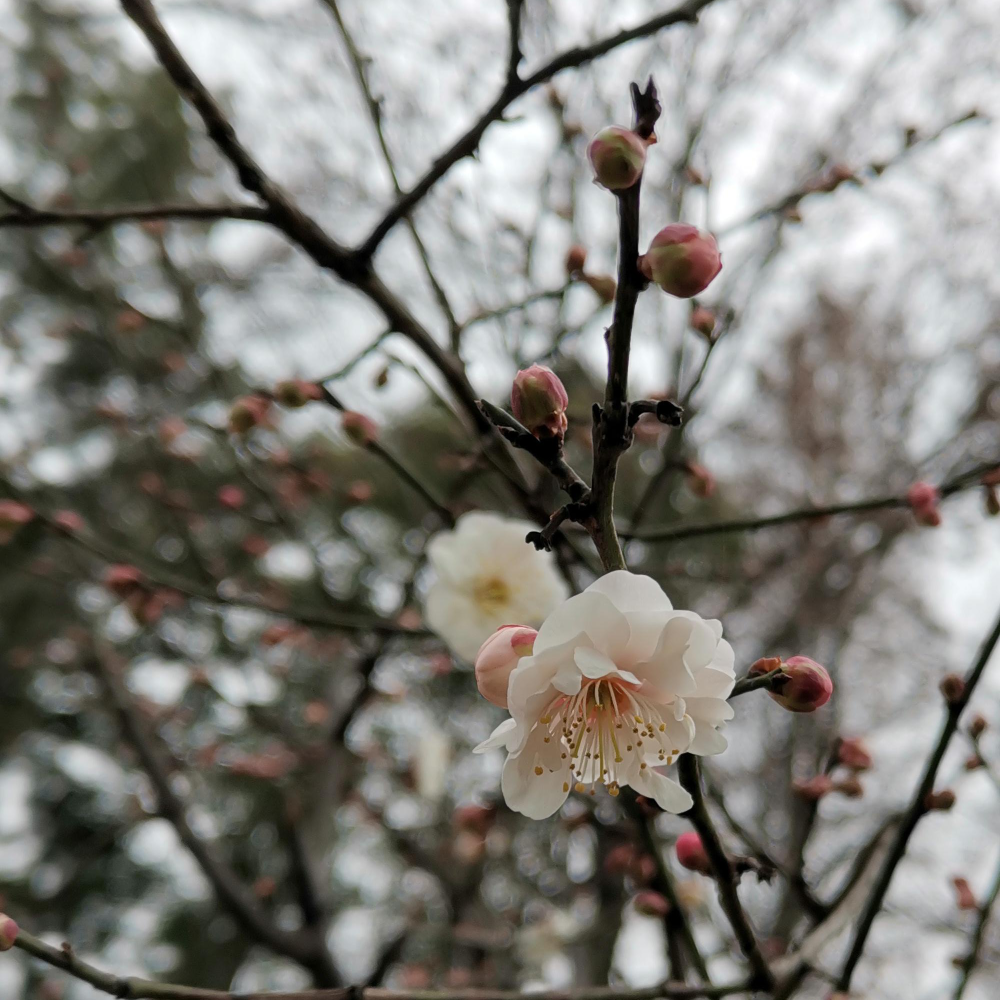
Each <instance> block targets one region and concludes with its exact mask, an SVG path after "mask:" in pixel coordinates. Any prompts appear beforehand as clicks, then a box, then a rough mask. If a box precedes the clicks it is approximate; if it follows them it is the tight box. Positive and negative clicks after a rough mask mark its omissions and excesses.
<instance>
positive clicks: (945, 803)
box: [924, 788, 955, 812]
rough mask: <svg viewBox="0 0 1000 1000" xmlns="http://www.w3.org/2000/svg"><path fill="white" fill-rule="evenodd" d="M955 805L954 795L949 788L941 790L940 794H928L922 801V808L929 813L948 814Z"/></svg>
mask: <svg viewBox="0 0 1000 1000" xmlns="http://www.w3.org/2000/svg"><path fill="white" fill-rule="evenodd" d="M954 804H955V793H954V792H953V791H952V790H951V789H950V788H942V789H941V791H940V792H928V793H927V796H926V798H925V799H924V808H925V809H927V810H928V811H929V812H948V810H949V809H951V807H952V806H953V805H954Z"/></svg>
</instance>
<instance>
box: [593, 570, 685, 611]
mask: <svg viewBox="0 0 1000 1000" xmlns="http://www.w3.org/2000/svg"><path fill="white" fill-rule="evenodd" d="M584 593H588V594H604V596H605V597H607V598H609V599H610V600H611V603H612V604H614V606H615V607H616V608H617V609H618V610H619V611H626V612H627V611H638V612H645V613H658V614H665V613H666V612H668V611H670V610H671V608H672V605H671V603H670V599H669V598H668V597H667V595H666V594H664V593H663V588H662V587H661V586H660V585H659V584H658V583H657V582H656V581H655V580H654V579H653V578H652V577H649V576H642V575H641V574H639V573H630V572H629V571H628V570H624V569H617V570H615V571H614V572H612V573H606V574H605V575H604V576H602V577H599V578H598V579H597V580H595V581H594V582H593V583H592V584H591V585H590V586H589V587H588V588H587V589H586V591H584Z"/></svg>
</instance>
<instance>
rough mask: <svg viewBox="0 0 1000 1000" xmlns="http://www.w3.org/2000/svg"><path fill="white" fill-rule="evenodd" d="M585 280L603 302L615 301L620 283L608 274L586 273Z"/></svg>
mask: <svg viewBox="0 0 1000 1000" xmlns="http://www.w3.org/2000/svg"><path fill="white" fill-rule="evenodd" d="M583 280H584V281H585V282H586V283H587V284H588V285H590V287H591V288H592V289H593V290H594V291H595V292H596V293H597V297H598V298H599V299H600V300H601V301H602V302H614V301H615V293H616V292H617V291H618V283H617V282H616V281H615V279H614V278H612V277H611V276H610V275H608V274H585V275H583Z"/></svg>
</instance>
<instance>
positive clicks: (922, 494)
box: [906, 482, 941, 528]
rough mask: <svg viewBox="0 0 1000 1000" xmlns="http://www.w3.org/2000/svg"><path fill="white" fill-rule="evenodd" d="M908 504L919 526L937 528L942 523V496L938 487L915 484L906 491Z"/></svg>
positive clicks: (927, 484)
mask: <svg viewBox="0 0 1000 1000" xmlns="http://www.w3.org/2000/svg"><path fill="white" fill-rule="evenodd" d="M906 502H907V503H908V504H909V505H910V508H911V509H912V511H913V516H914V518H916V521H917V524H923V525H926V526H927V527H928V528H936V527H937V526H938V525H939V524H940V523H941V511H940V509H939V507H938V505H939V504H940V503H941V494H940V493H939V492H938V488H937V487H936V486H932V485H931V484H930V483H923V482H919V483H914V484H913V485H912V486H911V487H910V488H909V489H908V490H907V491H906Z"/></svg>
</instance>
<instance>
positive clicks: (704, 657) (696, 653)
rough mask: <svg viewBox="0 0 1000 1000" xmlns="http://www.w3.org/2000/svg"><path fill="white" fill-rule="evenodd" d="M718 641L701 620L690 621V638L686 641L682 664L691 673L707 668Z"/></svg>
mask: <svg viewBox="0 0 1000 1000" xmlns="http://www.w3.org/2000/svg"><path fill="white" fill-rule="evenodd" d="M718 645H719V640H718V639H717V638H716V636H715V633H714V632H713V631H712V629H711V628H709V626H708V625H706V624H705V622H704V621H703V620H702V619H701V618H694V619H692V620H691V637H690V638H689V639H688V646H687V650H686V652H685V653H684V662H685V663H686V664H687V666H688V668H689V669H690V670H691V671H692V673H693V672H694V671H696V670H700V669H702V668H704V667H707V666H708V665H709V664H710V663H711V662H712V657H713V656H715V650H716V648H717V647H718Z"/></svg>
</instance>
